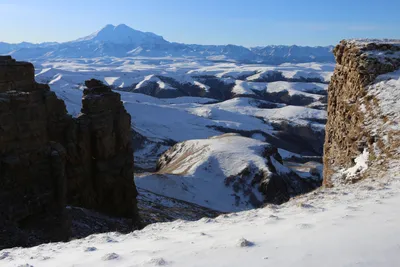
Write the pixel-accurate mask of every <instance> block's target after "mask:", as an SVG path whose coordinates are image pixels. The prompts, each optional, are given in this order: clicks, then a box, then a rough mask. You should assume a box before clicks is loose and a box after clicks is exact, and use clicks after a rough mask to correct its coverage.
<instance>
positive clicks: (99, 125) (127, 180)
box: [0, 57, 139, 248]
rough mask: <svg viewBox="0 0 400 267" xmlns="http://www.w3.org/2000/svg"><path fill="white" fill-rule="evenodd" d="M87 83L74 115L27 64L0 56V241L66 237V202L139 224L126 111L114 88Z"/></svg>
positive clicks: (0, 245)
mask: <svg viewBox="0 0 400 267" xmlns="http://www.w3.org/2000/svg"><path fill="white" fill-rule="evenodd" d="M86 85H87V87H88V89H86V90H85V92H84V97H83V100H82V102H83V107H82V114H81V115H80V116H79V117H78V118H76V119H74V118H72V117H71V116H70V115H68V114H67V111H66V108H65V104H64V102H63V101H62V100H60V99H58V98H57V96H56V95H55V93H54V92H51V91H50V88H49V86H48V85H44V84H38V83H36V82H35V79H34V67H33V65H32V64H30V63H26V62H16V61H15V60H13V59H12V58H11V57H0V248H4V247H11V246H30V245H35V244H38V243H41V242H48V241H60V240H66V239H68V238H69V237H71V228H70V220H69V216H68V211H67V210H66V209H65V207H66V205H67V204H70V205H75V206H79V207H84V208H88V209H92V210H96V211H99V212H102V213H105V214H108V215H111V216H118V217H125V218H130V220H132V223H133V226H134V227H138V226H139V219H138V213H137V210H136V209H137V205H136V195H137V191H136V187H135V185H134V182H133V150H132V144H131V140H132V138H131V132H130V130H131V129H130V115H129V114H128V113H127V112H126V111H125V109H124V107H123V105H122V102H121V101H120V96H119V94H117V93H114V92H112V91H111V89H110V88H108V87H106V86H104V85H103V84H101V83H100V82H98V81H95V80H91V81H88V82H87V83H86ZM75 221H76V220H75ZM130 229H132V228H130ZM109 230H118V229H117V228H115V229H109ZM93 232H95V230H94V231H93ZM93 232H92V233H93Z"/></svg>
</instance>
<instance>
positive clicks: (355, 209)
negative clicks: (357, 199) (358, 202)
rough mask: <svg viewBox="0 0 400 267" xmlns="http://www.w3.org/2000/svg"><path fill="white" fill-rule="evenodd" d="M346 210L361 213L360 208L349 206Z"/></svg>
mask: <svg viewBox="0 0 400 267" xmlns="http://www.w3.org/2000/svg"><path fill="white" fill-rule="evenodd" d="M346 209H348V210H351V211H359V210H360V207H358V206H347V208H346Z"/></svg>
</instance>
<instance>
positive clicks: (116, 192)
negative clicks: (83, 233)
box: [67, 80, 137, 218]
mask: <svg viewBox="0 0 400 267" xmlns="http://www.w3.org/2000/svg"><path fill="white" fill-rule="evenodd" d="M85 84H86V86H87V89H85V90H84V93H83V98H82V104H83V105H82V113H81V114H80V115H79V116H78V118H77V119H76V120H77V135H76V139H75V141H76V144H77V146H72V147H69V148H68V155H70V158H69V162H68V166H71V167H70V168H67V174H68V178H69V186H68V189H69V190H68V192H69V193H68V196H69V200H70V202H71V203H72V204H74V205H77V206H83V207H85V208H89V209H94V210H97V211H101V212H104V213H106V214H110V215H113V216H119V217H130V218H134V217H136V214H137V211H136V196H137V191H136V187H135V185H134V182H133V179H132V178H133V150H132V133H131V126H130V125H131V116H130V115H129V113H127V112H126V110H125V108H124V106H123V104H122V102H121V99H120V95H119V94H118V93H115V92H112V91H111V89H110V88H109V87H107V86H105V85H104V84H102V83H101V82H99V81H97V80H90V81H86V83H85Z"/></svg>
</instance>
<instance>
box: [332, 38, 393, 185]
mask: <svg viewBox="0 0 400 267" xmlns="http://www.w3.org/2000/svg"><path fill="white" fill-rule="evenodd" d="M334 54H335V57H336V61H337V65H336V68H335V72H334V75H333V77H332V79H331V83H330V85H329V88H328V121H327V125H326V138H325V147H324V183H325V184H326V185H328V186H331V185H334V184H335V183H343V182H351V181H355V180H358V179H361V178H363V176H365V174H366V173H367V172H365V171H366V170H367V169H368V167H375V168H378V169H379V168H381V169H383V168H385V164H387V163H388V162H389V160H391V159H395V158H398V156H399V147H400V143H399V139H400V132H399V127H398V125H399V123H400V119H399V112H400V100H399V99H400V82H399V81H400V78H399V71H398V70H399V68H400V40H350V41H342V42H341V43H340V44H339V45H337V46H336V47H335V49H334ZM372 169H373V168H372Z"/></svg>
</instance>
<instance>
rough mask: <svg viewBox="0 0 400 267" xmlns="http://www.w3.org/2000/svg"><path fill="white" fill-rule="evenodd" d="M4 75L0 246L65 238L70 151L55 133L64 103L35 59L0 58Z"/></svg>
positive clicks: (0, 102)
mask: <svg viewBox="0 0 400 267" xmlns="http://www.w3.org/2000/svg"><path fill="white" fill-rule="evenodd" d="M0 78H1V79H0V80H1V82H0V87H1V89H0V90H1V93H0V248H2V247H8V246H16V245H33V244H36V243H37V242H38V241H40V240H49V241H52V240H65V239H66V238H67V237H68V236H69V232H68V221H67V219H66V216H65V205H66V181H67V180H66V176H65V164H66V150H65V148H64V147H63V146H62V145H61V144H60V143H58V142H56V141H55V140H54V139H52V138H50V137H51V135H52V129H53V128H54V126H55V125H52V124H51V121H52V119H53V118H54V117H55V116H57V115H60V117H66V116H67V114H66V112H65V106H63V104H64V103H63V102H62V101H60V100H58V99H57V98H56V97H55V94H54V93H53V92H51V91H50V90H49V87H48V86H46V85H42V84H37V83H35V81H34V68H33V65H32V64H30V63H25V62H15V61H14V60H13V59H11V57H1V58H0ZM57 107H61V108H63V109H64V112H63V113H61V114H60V113H59V109H58V108H57Z"/></svg>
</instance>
